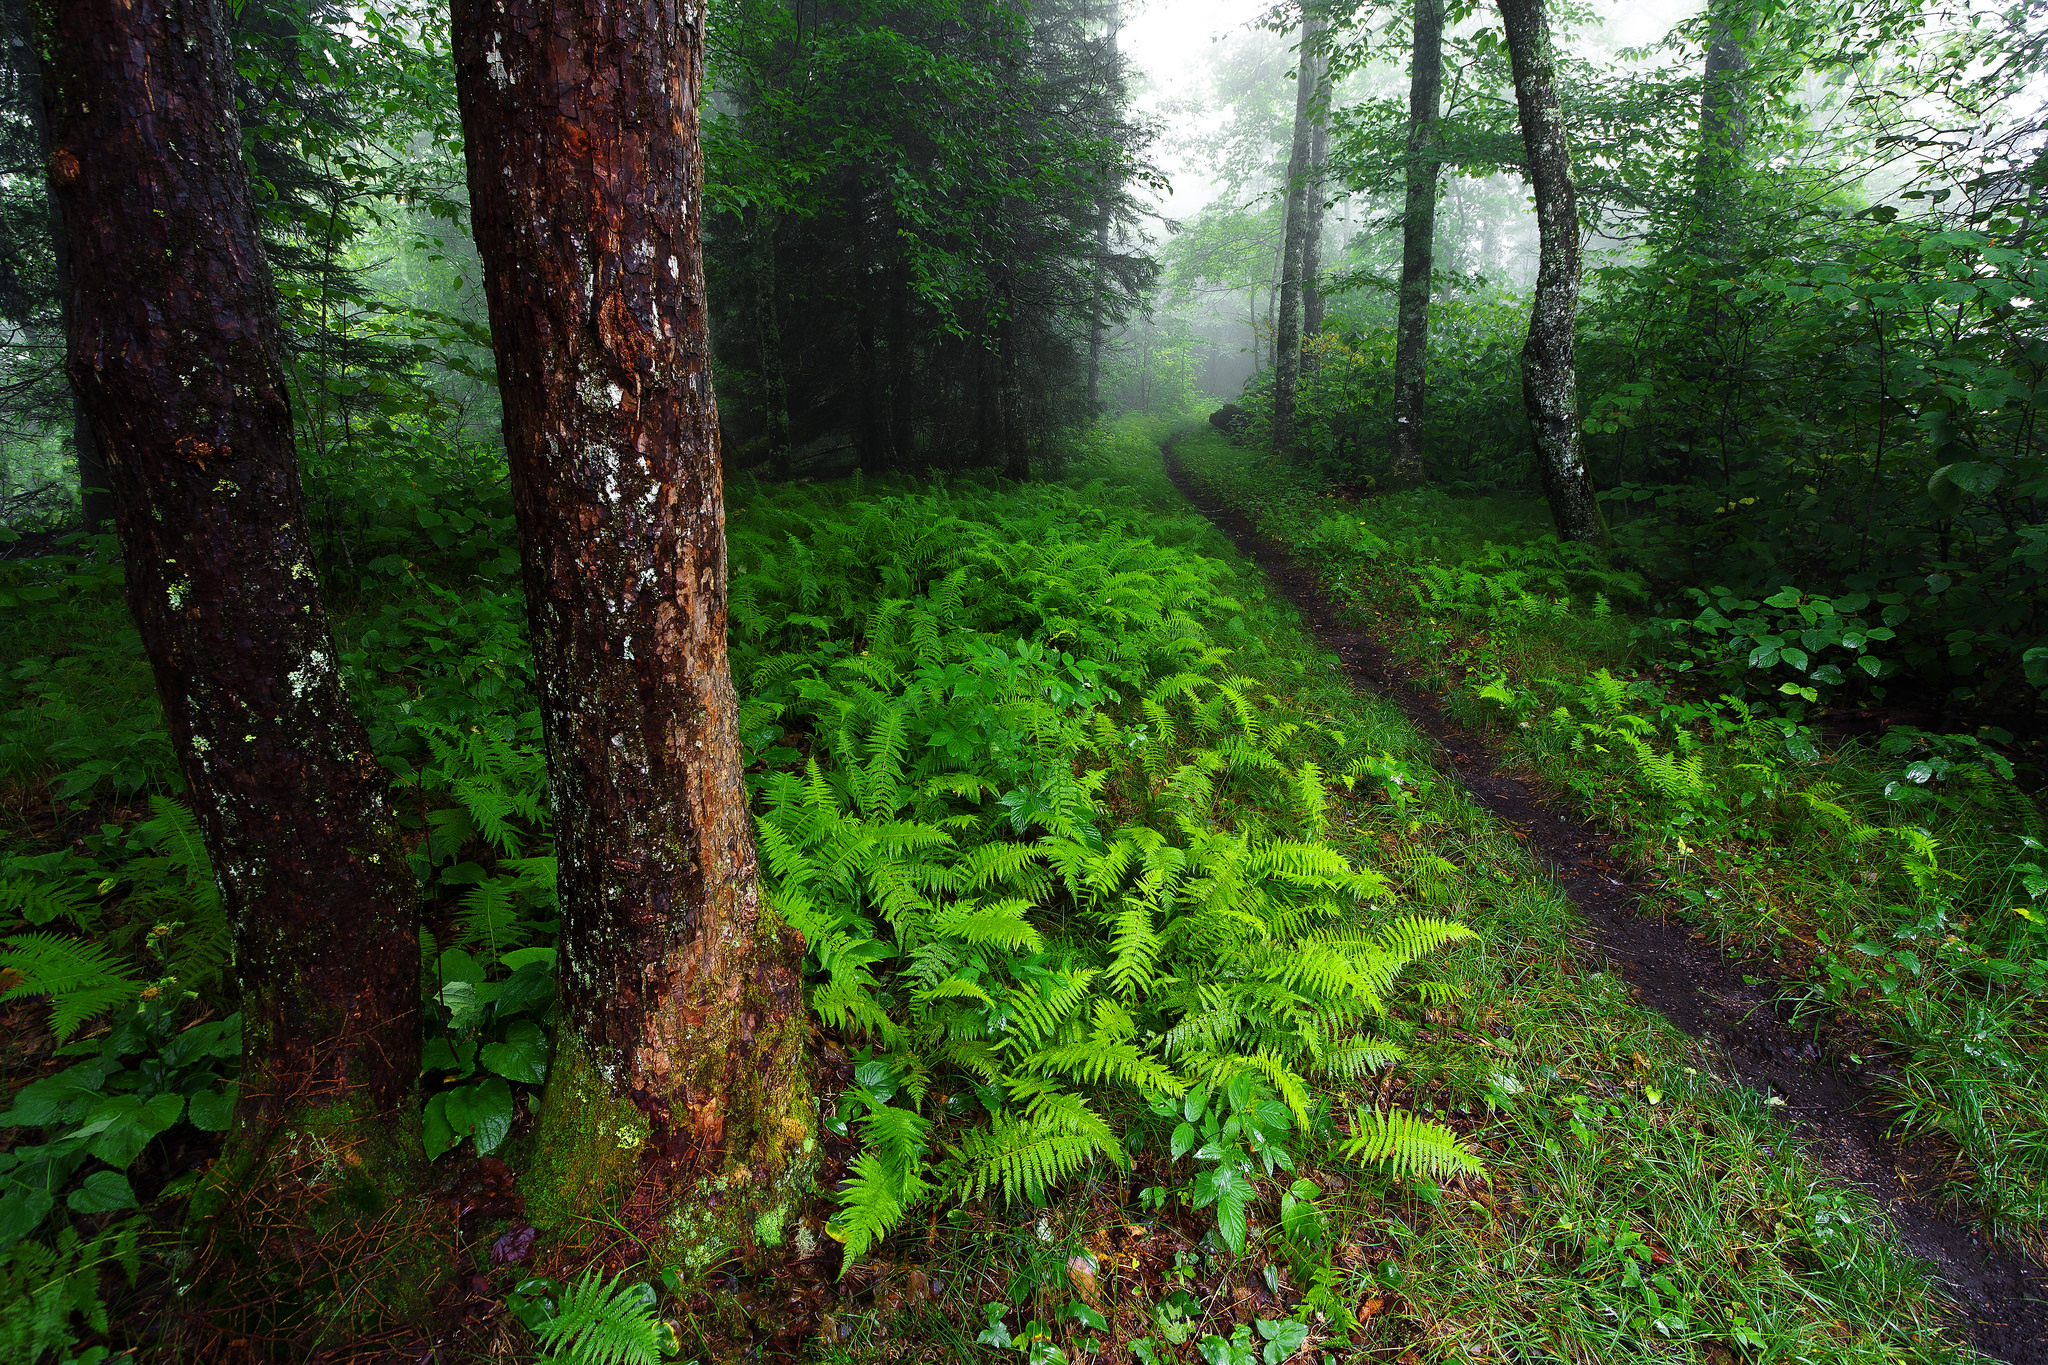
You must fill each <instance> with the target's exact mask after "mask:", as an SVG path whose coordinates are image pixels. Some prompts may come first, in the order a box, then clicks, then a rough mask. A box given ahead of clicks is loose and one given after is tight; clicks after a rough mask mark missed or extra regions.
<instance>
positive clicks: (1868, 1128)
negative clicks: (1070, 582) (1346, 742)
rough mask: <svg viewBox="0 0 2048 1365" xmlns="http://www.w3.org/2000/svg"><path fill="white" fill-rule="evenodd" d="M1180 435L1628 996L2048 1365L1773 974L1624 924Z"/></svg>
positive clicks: (1697, 944)
mask: <svg viewBox="0 0 2048 1365" xmlns="http://www.w3.org/2000/svg"><path fill="white" fill-rule="evenodd" d="M1177 439H1178V438H1177V437H1173V438H1169V439H1168V440H1167V441H1166V442H1165V443H1164V444H1163V445H1162V446H1161V447H1160V451H1161V453H1162V454H1163V455H1164V456H1165V459H1166V470H1167V475H1168V477H1170V478H1171V479H1172V480H1173V483H1174V486H1175V487H1177V488H1178V489H1180V491H1181V492H1182V494H1183V495H1185V496H1186V497H1187V499H1188V501H1190V502H1191V503H1193V504H1194V506H1195V508H1196V509H1197V510H1198V511H1200V512H1201V513H1202V515H1203V516H1205V517H1207V518H1208V519H1209V520H1210V521H1211V522H1213V523H1214V524H1215V525H1216V526H1217V528H1218V529H1220V530H1221V531H1223V533H1224V534H1225V535H1227V536H1229V537H1230V539H1231V541H1232V542H1233V543H1234V544H1235V545H1236V546H1237V549H1238V552H1239V553H1241V554H1242V555H1244V556H1245V557H1246V558H1247V559H1249V560H1251V561H1252V562H1253V563H1255V564H1256V565H1258V566H1259V568H1260V569H1261V570H1263V571H1264V572H1265V574H1266V576H1267V577H1268V578H1269V579H1270V580H1272V582H1273V584H1274V585H1275V586H1276V587H1278V588H1279V589H1280V590H1281V591H1282V592H1283V593H1285V594H1286V596H1287V597H1288V599H1289V600H1290V601H1292V602H1293V603H1294V605H1295V606H1296V607H1297V608H1299V610H1300V611H1301V613H1302V616H1303V618H1304V619H1305V620H1306V622H1307V624H1308V627H1309V631H1310V633H1311V634H1312V635H1314V637H1315V638H1316V640H1317V641H1318V642H1319V643H1320V644H1322V645H1323V646H1324V647H1325V648H1327V649H1329V650H1331V651H1332V652H1334V653H1335V654H1336V655H1337V657H1338V658H1339V659H1340V660H1342V661H1343V664H1344V666H1345V668H1346V670H1348V671H1349V672H1350V674H1351V675H1352V677H1353V678H1354V679H1356V680H1357V682H1358V683H1359V684H1360V685H1361V686H1363V687H1366V688H1369V689H1370V690H1372V691H1374V692H1377V693H1379V694H1380V695H1381V696H1384V697H1386V698H1387V699H1388V700H1390V701H1392V702H1394V703H1395V704H1397V705H1398V706H1400V707H1401V709H1402V710H1403V711H1404V712H1406V713H1407V715H1408V718H1409V720H1410V721H1412V722H1413V723H1414V725H1415V727H1416V728H1417V729H1419V730H1421V731H1422V732H1423V733H1424V734H1426V735H1428V736H1429V737H1430V738H1431V739H1432V740H1434V741H1435V742H1436V743H1437V744H1438V745H1439V746H1441V747H1442V748H1443V749H1444V751H1445V752H1446V753H1447V755H1448V757H1449V760H1450V761H1449V763H1448V764H1446V765H1445V770H1446V771H1447V772H1454V773H1456V774H1457V776H1458V777H1459V779H1460V780H1461V781H1462V782H1463V784H1464V786H1465V789H1466V790H1467V791H1468V792H1469V793H1471V795H1472V798H1473V799H1474V800H1475V801H1477V802H1478V803H1479V804H1480V805H1483V806H1485V807H1486V808H1487V809H1488V810H1489V811H1491V812H1492V813H1493V814H1494V815H1495V816H1497V817H1498V818H1499V819H1501V820H1502V821H1504V822H1506V824H1507V825H1508V826H1509V827H1510V828H1512V829H1514V830H1516V831H1518V832H1519V833H1521V834H1522V835H1524V836H1526V838H1527V841H1528V845H1529V847H1530V848H1531V849H1532V850H1533V851H1534V852H1535V853H1536V854H1537V856H1538V857H1539V858H1540V859H1541V860H1542V861H1543V862H1545V863H1546V864H1547V865H1548V866H1549V869H1550V872H1551V875H1552V876H1553V877H1554V878H1555V880H1556V881H1557V884H1558V885H1559V887H1560V888H1562V889H1563V891H1564V892H1565V894H1566V895H1567V896H1568V897H1570V899H1571V901H1572V903H1573V905H1574V906H1575V907H1576V908H1577V909H1578V911H1579V914H1580V915H1581V916H1582V917H1583V918H1584V920H1585V923H1586V926H1587V928H1588V929H1589V930H1590V937H1591V940H1592V943H1593V945H1596V946H1597V948H1598V949H1599V950H1601V951H1604V952H1605V953H1606V955H1607V956H1608V957H1610V958H1612V959H1613V960H1614V963H1615V965H1616V966H1617V967H1618V968H1619V969H1620V972H1621V975H1622V978H1623V979H1624V980H1626V981H1627V982H1628V983H1629V985H1630V986H1631V987H1632V988H1633V990H1634V992H1635V994H1636V996H1637V998H1638V999H1640V1000H1641V1001H1642V1003H1644V1004H1645V1005H1648V1006H1649V1007H1651V1008H1652V1009H1655V1010H1656V1011H1658V1012H1659V1013H1660V1014H1662V1015H1663V1016H1664V1017H1665V1018H1667V1019H1669V1020H1670V1021H1671V1022H1672V1023H1673V1024H1675V1025H1677V1026H1678V1027H1679V1028H1680V1029H1682V1030H1684V1031H1685V1032H1686V1033H1688V1034H1691V1035H1692V1036H1694V1037H1696V1038H1701V1039H1706V1040H1708V1041H1710V1042H1712V1043H1714V1044H1717V1045H1718V1047H1719V1049H1720V1051H1721V1053H1722V1055H1723V1056H1724V1057H1725V1058H1726V1059H1727V1063H1728V1069H1729V1070H1730V1071H1731V1072H1733V1074H1734V1076H1735V1078H1736V1079H1737V1080H1738V1081H1740V1082H1741V1083H1742V1084H1744V1085H1747V1086H1749V1087H1751V1088H1753V1089H1756V1090H1759V1091H1762V1092H1764V1093H1765V1094H1766V1095H1770V1096H1775V1097H1777V1098H1778V1099H1780V1100H1781V1101H1782V1102H1783V1105H1784V1110H1783V1112H1784V1114H1785V1116H1786V1119H1787V1121H1788V1122H1789V1123H1790V1125H1791V1127H1792V1129H1793V1131H1794V1132H1795V1133H1797V1135H1798V1136H1799V1138H1800V1139H1801V1140H1802V1141H1804V1142H1805V1143H1806V1145H1807V1146H1808V1148H1809V1149H1810V1150H1811V1151H1812V1152H1813V1153H1814V1155H1815V1156H1816V1157H1817V1158H1818V1159H1819V1160H1820V1162H1821V1164H1822V1165H1823V1166H1825V1167H1826V1168H1827V1169H1828V1170H1829V1171H1831V1172H1832V1173H1834V1174H1835V1175H1837V1176H1839V1177H1841V1178H1843V1179H1845V1180H1849V1181H1851V1182H1853V1183H1855V1184H1857V1185H1860V1186H1861V1187H1862V1188H1863V1189H1864V1190H1866V1191H1867V1192H1868V1193H1869V1194H1870V1195H1871V1197H1872V1198H1873V1199H1875V1200H1876V1201H1877V1202H1878V1204H1879V1206H1880V1207H1882V1208H1883V1209H1884V1211H1885V1214H1886V1215H1887V1216H1888V1217H1889V1218H1890V1219H1891V1222H1892V1225H1893V1227H1894V1229H1895V1230H1896V1231H1897V1234H1898V1237H1899V1240H1900V1242H1901V1243H1902V1244H1904V1245H1905V1246H1906V1247H1907V1248H1908V1249H1909V1250H1911V1251H1912V1252H1914V1253H1915V1254H1916V1255H1919V1256H1921V1257H1924V1258H1925V1259H1927V1260H1928V1261H1931V1262H1933V1263H1934V1265H1935V1268H1936V1273H1937V1275H1938V1276H1939V1277H1940V1278H1941V1279H1942V1280H1943V1281H1944V1282H1945V1283H1946V1284H1947V1285H1948V1286H1949V1287H1950V1290H1951V1293H1952V1296H1953V1297H1954V1299H1955V1301H1956V1304H1957V1306H1958V1307H1959V1309H1960V1310H1961V1312H1962V1314H1963V1316H1964V1318H1965V1319H1966V1320H1967V1322H1968V1324H1969V1328H1970V1338H1971V1341H1972V1343H1973V1344H1974V1345H1975V1346H1976V1348H1977V1350H1979V1351H1981V1352H1983V1353H1984V1354H1985V1355H1987V1356H1989V1357H1991V1358H1992V1359H1994V1360H2002V1361H2007V1362H2010V1365H2048V1273H2044V1272H2043V1271H2042V1270H2041V1269H2040V1268H2039V1267H2037V1266H2034V1265H2032V1264H2030V1263H2029V1262H2027V1261H2026V1260H2024V1259H2022V1258H2020V1257H2017V1256H2014V1255H2012V1254H2010V1253H2008V1252H2006V1251H2004V1250H2003V1249H2001V1248H1999V1247H1997V1246H1995V1245H1993V1244H1991V1243H1990V1242H1988V1241H1987V1240H1986V1239H1985V1238H1984V1237H1983V1236H1982V1235H1981V1234H1979V1233H1978V1231H1977V1230H1976V1229H1975V1228H1973V1227H1971V1226H1970V1225H1969V1224H1967V1223H1965V1222H1962V1221H1960V1220H1958V1219H1956V1218H1954V1217H1952V1216H1950V1215H1949V1214H1947V1213H1945V1212H1943V1211H1942V1210H1941V1209H1939V1208H1938V1207H1936V1206H1935V1205H1934V1204H1933V1203H1932V1202H1930V1201H1928V1200H1926V1199H1922V1198H1920V1197H1919V1196H1918V1195H1916V1194H1915V1193H1914V1192H1913V1186H1914V1178H1915V1176H1916V1175H1917V1174H1920V1172H1919V1170H1918V1166H1917V1163H1915V1162H1914V1161H1913V1160H1912V1158H1911V1156H1910V1155H1909V1154H1905V1153H1901V1151H1900V1150H1899V1148H1898V1146H1897V1145H1896V1144H1895V1143H1893V1142H1891V1141H1889V1140H1888V1139H1887V1138H1886V1136H1885V1125H1884V1123H1883V1121H1882V1119H1881V1118H1879V1117H1878V1116H1877V1114H1876V1105H1875V1103H1874V1097H1873V1096H1872V1095H1871V1094H1870V1092H1869V1091H1868V1090H1867V1089H1866V1088H1865V1087H1864V1086H1863V1085H1862V1084H1861V1083H1860V1082H1859V1081H1858V1080H1857V1079H1856V1077H1855V1076H1854V1075H1853V1074H1852V1073H1849V1072H1845V1071H1843V1070H1840V1069H1838V1068H1837V1067H1836V1066H1835V1065H1834V1064H1833V1062H1832V1060H1831V1059H1830V1058H1829V1057H1828V1056H1826V1055H1825V1054H1824V1053H1823V1052H1822V1050H1821V1049H1820V1048H1818V1047H1817V1046H1816V1045H1815V1043H1814V1041H1813V1039H1812V1037H1811V1035H1810V1034H1808V1033H1805V1032H1802V1031H1799V1030H1795V1029H1792V1028H1790V1027H1789V1026H1787V1025H1786V1024H1785V1022H1784V1021H1783V1020H1782V1019H1780V1018H1779V1016H1778V1014H1777V1012H1776V1010H1775V1008H1774V995H1773V994H1772V992H1771V991H1770V990H1769V989H1768V988H1767V987H1766V988H1759V987H1756V986H1751V985H1748V984H1746V983H1745V982H1744V980H1743V975H1744V968H1745V965H1748V967H1749V971H1750V974H1751V975H1752V976H1764V973H1765V972H1767V971H1768V970H1769V969H1768V968H1761V967H1759V966H1758V965H1752V964H1744V963H1741V962H1738V961H1734V960H1731V959H1729V958H1727V957H1725V956H1723V955H1722V953H1721V952H1720V951H1719V950H1717V949H1716V948H1715V946H1714V945H1713V944H1712V943H1711V942H1710V941H1708V940H1706V939H1704V938H1699V939H1696V938H1694V937H1692V936H1691V935H1690V934H1689V933H1688V932H1687V931H1686V930H1685V929H1684V928H1682V927H1681V926H1678V925H1676V924H1672V923H1669V922H1667V921H1665V920H1662V919H1657V918H1648V917H1639V916H1637V915H1635V914H1633V913H1631V912H1632V911H1634V910H1635V909H1636V908H1637V907H1638V905H1639V903H1640V902H1641V900H1642V894H1641V892H1640V891H1639V890H1638V889H1637V888H1635V887H1633V886H1631V885H1630V884H1629V883H1628V882H1627V881H1626V880H1625V879H1624V877H1623V874H1622V873H1621V872H1620V870H1619V868H1620V863H1619V861H1618V860H1617V859H1616V857H1615V856H1614V852H1613V848H1612V845H1611V842H1610V841H1609V840H1608V839H1607V838H1606V837H1605V836H1604V835H1602V834H1600V833H1599V832H1597V831H1595V830H1593V829H1591V828H1589V827H1587V826H1586V825H1585V824H1584V823H1583V822H1582V821H1581V820H1580V819H1579V817H1578V814H1577V812H1576V811H1574V810H1573V809H1572V808H1571V807H1570V805H1569V804H1568V803H1566V802H1563V801H1559V800H1554V799H1552V798H1550V797H1549V796H1547V795H1545V794H1543V793H1542V792H1540V791H1539V790H1538V789H1537V788H1536V787H1535V786H1533V785H1532V784H1531V783H1529V782H1527V781H1525V780H1524V779H1523V778H1521V777H1520V776H1518V775H1516V774H1515V773H1514V772H1512V771H1510V770H1509V769H1507V768H1506V767H1504V766H1503V765H1502V764H1501V763H1500V762H1499V760H1498V759H1497V758H1496V756H1495V754H1494V753H1493V751H1492V750H1491V749H1490V748H1489V747H1488V746H1487V745H1486V743H1485V742H1484V741H1483V740H1481V739H1480V738H1479V737H1478V736H1477V735H1475V734H1473V733H1472V732H1471V731H1469V730H1467V729H1465V728H1464V727H1462V726H1460V725H1459V724H1457V723H1456V722H1455V721H1453V720H1452V719H1451V718H1450V717H1449V715H1448V714H1447V713H1446V712H1445V710H1444V708H1443V705H1442V700H1441V698H1440V697H1438V696H1437V695H1436V694H1435V693H1433V692H1430V691H1427V690H1426V689H1424V688H1422V687H1421V686H1419V685H1418V684H1417V683H1416V681H1415V679H1414V678H1413V677H1412V676H1410V675H1409V674H1408V673H1407V672H1406V671H1405V670H1403V669H1402V668H1401V667H1400V666H1399V665H1398V664H1397V663H1396V662H1395V661H1394V660H1393V658H1392V657H1391V656H1390V655H1389V654H1388V653H1387V652H1386V650H1385V649H1384V648H1382V647H1381V646H1380V644H1379V642H1378V641H1377V640H1376V639H1374V638H1373V637H1372V636H1371V635H1369V634H1367V633H1365V632H1364V631H1361V630H1357V629H1354V628H1352V627H1349V626H1346V625H1344V624H1342V620H1343V613H1342V612H1341V611H1340V610H1339V609H1338V608H1337V607H1335V606H1334V605H1333V604H1332V603H1331V602H1330V601H1329V600H1328V599H1327V598H1325V597H1324V596H1323V595H1322V592H1321V589H1320V586H1319V585H1318V583H1317V582H1316V577H1315V574H1314V573H1313V571H1311V570H1310V569H1308V568H1307V567H1306V566H1305V565H1302V564H1300V563H1298V562H1297V561H1296V560H1295V559H1294V558H1293V557H1292V556H1291V555H1289V554H1288V552H1287V550H1286V549H1285V547H1283V546H1281V545H1279V544H1276V543H1275V542H1273V541H1271V540H1268V539H1266V538H1265V537H1263V536H1261V535H1259V534H1258V532H1257V531H1256V530H1255V529H1254V528H1253V526H1252V524H1251V522H1250V520H1249V519H1248V518H1246V517H1245V516H1244V515H1243V514H1241V513H1239V512H1237V511H1236V510H1235V509H1232V508H1229V507H1224V506H1221V505H1219V504H1217V503H1215V502H1214V501H1212V500H1211V499H1209V498H1208V497H1206V496H1205V495H1204V494H1203V493H1202V492H1201V490H1200V489H1199V488H1197V487H1196V485H1195V484H1194V482H1193V481H1192V480H1191V479H1190V478H1189V477H1188V476H1187V474H1186V472H1185V471H1184V470H1183V469H1182V468H1181V465H1180V462H1179V460H1178V459H1176V458H1175V456H1174V453H1173V445H1174V441H1175V440H1177ZM1764 979H1765V980H1766V981H1768V979H1769V978H1768V977H1767V976H1765V977H1764Z"/></svg>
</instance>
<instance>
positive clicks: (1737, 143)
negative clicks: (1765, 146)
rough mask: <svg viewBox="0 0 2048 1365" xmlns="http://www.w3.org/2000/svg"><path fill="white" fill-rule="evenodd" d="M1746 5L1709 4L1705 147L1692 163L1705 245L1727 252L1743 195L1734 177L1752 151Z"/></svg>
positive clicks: (1703, 85) (1703, 86) (1726, 0)
mask: <svg viewBox="0 0 2048 1365" xmlns="http://www.w3.org/2000/svg"><path fill="white" fill-rule="evenodd" d="M1741 11H1742V7H1741V6H1740V5H1737V4H1734V3H1731V0H1714V4H1713V5H1712V6H1710V8H1709V10H1708V15H1707V25H1708V39H1707V56H1706V63H1705V68H1704V70H1703V72H1702V79H1701V82H1700V152H1699V160H1698V161H1697V162H1696V163H1695V164H1694V168H1693V176H1694V179H1693V200H1694V210H1695V216H1696V217H1697V218H1698V220H1699V236H1700V242H1701V246H1702V248H1703V249H1704V250H1706V251H1707V252H1708V253H1709V254H1711V255H1715V256H1722V257H1725V256H1726V255H1727V254H1728V253H1729V251H1730V249H1731V247H1732V245H1733V244H1732V243H1731V241H1730V240H1729V239H1730V236H1731V234H1732V229H1733V227H1734V223H1733V217H1734V211H1735V207H1736V204H1737V203H1738V202H1739V199H1740V192H1739V190H1738V189H1737V187H1736V184H1735V182H1736V179H1737V177H1738V176H1740V174H1741V172H1742V166H1743V162H1744V160H1745V158H1746V157H1747V155H1748V151H1749V107H1748V103H1747V101H1746V99H1745V97H1744V96H1745V92H1744V90H1743V88H1742V86H1743V73H1744V72H1746V71H1747V70H1748V69H1749V52H1748V50H1747V49H1745V48H1744V47H1743V45H1742V39H1741V38H1740V37H1738V36H1737V33H1736V26H1737V25H1738V24H1741V25H1742V26H1743V32H1744V34H1746V33H1747V32H1748V23H1747V22H1746V21H1745V20H1744V18H1743V15H1742V12H1741Z"/></svg>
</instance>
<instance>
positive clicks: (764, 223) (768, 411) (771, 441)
mask: <svg viewBox="0 0 2048 1365" xmlns="http://www.w3.org/2000/svg"><path fill="white" fill-rule="evenodd" d="M751 217H752V221H750V222H749V223H748V225H747V226H748V235H749V238H750V240H749V241H748V243H747V249H748V256H749V262H748V263H749V265H750V266H751V267H752V273H753V276H754V278H753V286H754V288H753V293H754V350H755V353H756V354H757V355H758V356H759V358H760V362H761V418H762V421H763V422H764V424H765V425H766V426H767V428H768V470H769V473H771V474H772V475H773V476H774V477H776V478H778V479H787V478H788V477H789V458H790V441H789V376H788V374H787V373H786V372H785V371H784V369H783V365H782V315H781V309H780V306H779V302H778V300H777V298H776V284H775V223H774V220H773V219H771V218H769V217H768V216H767V215H766V214H763V213H760V212H759V211H756V212H755V213H754V214H753V215H752V216H751Z"/></svg>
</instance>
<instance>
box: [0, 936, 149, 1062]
mask: <svg viewBox="0 0 2048 1365" xmlns="http://www.w3.org/2000/svg"><path fill="white" fill-rule="evenodd" d="M0 944H4V945H5V950H4V951H0V969H4V970H6V971H10V972H13V973H15V974H17V975H18V976H20V978H21V980H20V981H18V982H16V983H15V984H14V985H13V986H12V987H10V988H9V989H8V990H7V991H6V993H5V994H0V1000H19V999H21V998H23V997H24V996H39V995H42V996H48V997H49V998H50V1031H51V1032H52V1033H54V1034H55V1035H56V1036H57V1041H58V1042H60V1043H61V1042H63V1041H64V1040H65V1039H66V1038H69V1037H70V1036H71V1035H72V1033H74V1032H76V1031H77V1029H78V1026H79V1025H80V1024H83V1023H84V1022H85V1021H86V1020H88V1019H91V1018H94V1017H95V1016H97V1015H101V1014H104V1013H106V1012H107V1011H108V1010H110V1009H113V1008H115V1007H116V1006H118V1005H125V1004H127V1003H128V1002H129V1001H131V1000H133V999H135V998H136V997H137V996H138V995H140V994H141V993H142V985H143V983H142V982H140V981H138V980H136V979H135V977H134V976H133V975H131V974H130V972H129V970H128V966H127V964H126V963H124V962H122V961H121V959H120V958H119V957H117V956H116V955H115V954H114V953H113V951H112V950H110V949H109V948H107V947H106V945H104V944H99V943H82V942H80V941H79V940H77V939H70V938H63V937H60V936H59V935H56V934H15V935H13V936H11V937H8V938H4V939H0Z"/></svg>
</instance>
